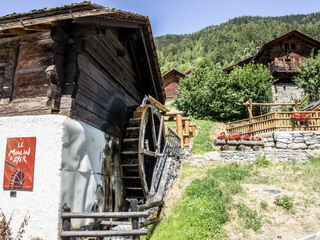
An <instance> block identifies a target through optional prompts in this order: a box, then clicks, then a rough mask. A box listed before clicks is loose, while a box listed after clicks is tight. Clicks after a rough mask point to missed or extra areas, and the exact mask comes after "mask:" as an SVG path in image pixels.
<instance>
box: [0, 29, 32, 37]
mask: <svg viewBox="0 0 320 240" xmlns="http://www.w3.org/2000/svg"><path fill="white" fill-rule="evenodd" d="M28 33H30V31H28V30H25V29H23V28H13V29H8V30H5V31H2V32H1V33H0V36H19V35H25V34H28Z"/></svg>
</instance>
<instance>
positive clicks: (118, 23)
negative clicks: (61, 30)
mask: <svg viewBox="0 0 320 240" xmlns="http://www.w3.org/2000/svg"><path fill="white" fill-rule="evenodd" d="M73 23H80V24H81V23H84V24H94V25H96V26H99V27H106V28H109V27H114V28H131V29H138V28H139V27H140V25H141V24H145V23H143V22H142V23H141V22H137V21H130V20H120V19H114V18H107V17H99V16H97V17H84V18H76V19H74V20H73Z"/></svg>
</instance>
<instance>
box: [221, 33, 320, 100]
mask: <svg viewBox="0 0 320 240" xmlns="http://www.w3.org/2000/svg"><path fill="white" fill-rule="evenodd" d="M319 49H320V42H319V41H317V40H315V39H313V38H311V37H309V36H307V35H305V34H303V33H301V32H299V31H297V30H294V31H291V32H288V33H286V34H285V35H283V36H281V37H278V38H276V39H274V40H272V41H270V42H267V43H266V44H264V45H263V46H262V47H261V48H260V49H258V51H257V53H256V54H255V55H254V56H252V57H250V58H247V59H245V60H243V61H240V62H239V63H237V64H235V65H233V66H230V67H227V68H225V69H224V72H227V73H229V72H230V71H232V69H233V68H234V67H235V66H243V65H244V64H248V63H250V62H255V63H261V64H264V65H266V66H267V67H268V68H269V71H270V73H271V74H272V75H273V77H274V78H275V79H276V82H275V83H274V84H273V88H272V92H273V100H274V102H291V101H292V100H293V99H298V98H300V96H301V95H302V94H303V92H302V89H298V88H297V86H296V84H295V83H294V82H293V81H292V78H293V77H294V76H295V75H296V74H297V66H299V65H300V64H302V63H303V62H304V59H305V58H307V57H310V54H311V53H315V54H316V53H317V52H318V50H319Z"/></svg>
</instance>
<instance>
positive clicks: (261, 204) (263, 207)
mask: <svg viewBox="0 0 320 240" xmlns="http://www.w3.org/2000/svg"><path fill="white" fill-rule="evenodd" d="M260 208H261V209H263V210H267V208H268V203H267V202H266V201H262V202H261V203H260Z"/></svg>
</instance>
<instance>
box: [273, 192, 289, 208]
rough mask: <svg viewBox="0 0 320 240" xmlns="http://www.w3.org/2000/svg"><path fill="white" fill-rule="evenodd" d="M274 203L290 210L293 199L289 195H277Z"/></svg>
mask: <svg viewBox="0 0 320 240" xmlns="http://www.w3.org/2000/svg"><path fill="white" fill-rule="evenodd" d="M274 203H275V204H276V205H277V206H280V207H283V208H284V209H286V210H288V211H289V210H291V209H292V208H293V199H292V198H291V197H289V196H287V195H284V196H277V197H276V200H275V202H274Z"/></svg>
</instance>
